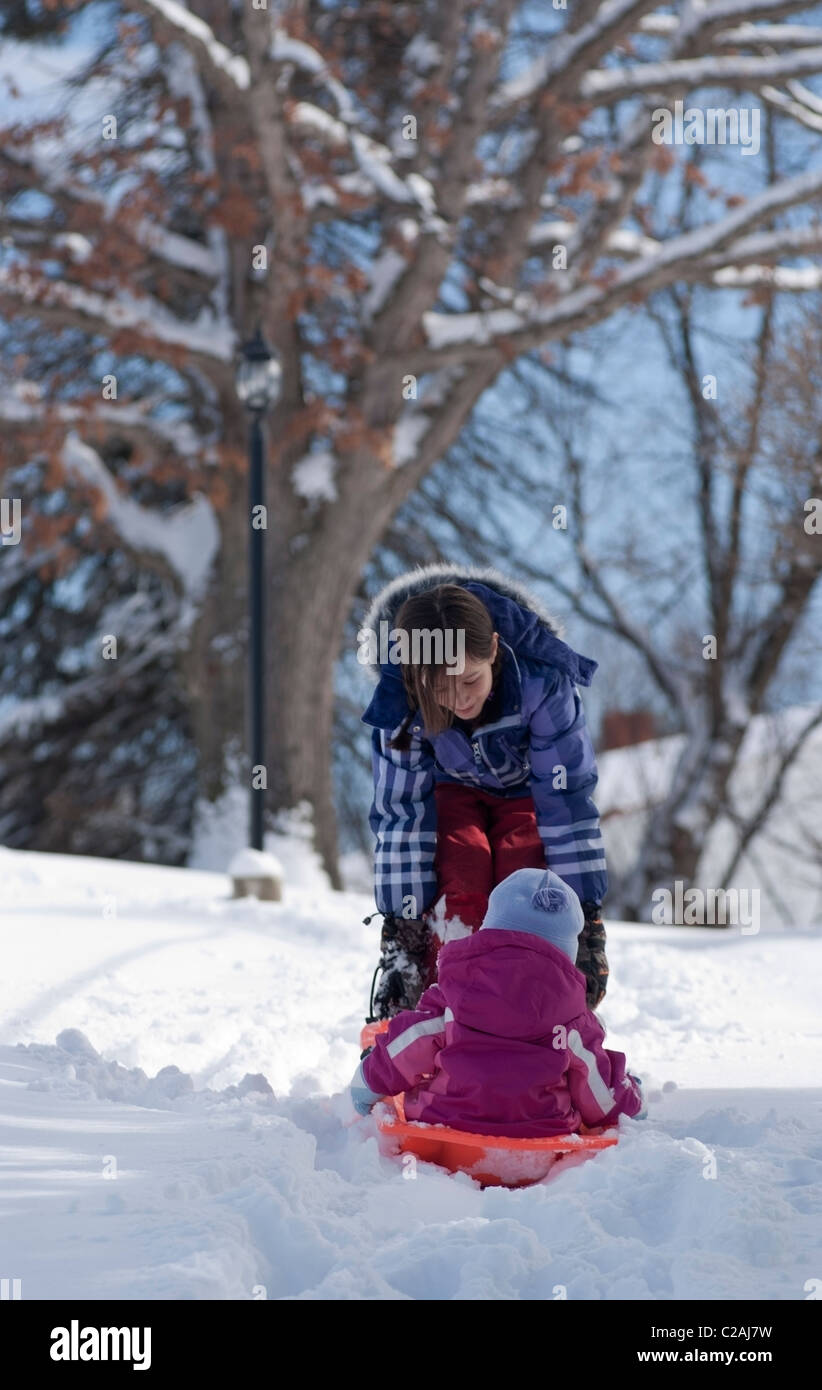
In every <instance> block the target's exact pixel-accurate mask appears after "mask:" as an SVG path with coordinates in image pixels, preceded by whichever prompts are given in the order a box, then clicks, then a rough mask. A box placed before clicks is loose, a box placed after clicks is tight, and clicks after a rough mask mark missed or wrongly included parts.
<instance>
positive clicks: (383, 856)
mask: <svg viewBox="0 0 822 1390" xmlns="http://www.w3.org/2000/svg"><path fill="white" fill-rule="evenodd" d="M398 727H399V726H398ZM396 732H397V730H396V729H394V730H391V729H379V728H375V729H373V730H372V732H371V761H372V768H373V773H374V797H373V800H372V802H371V810H370V812H369V824H370V826H371V829H372V831H373V832H374V835H375V836H376V845H375V850H374V896H375V899H376V903H377V908H378V910H379V911H380V912H383V913H386V912H394V913H397V914H401V913H404V915H405V916H409V915H410V916H412V917H417V918H419V917H421V916H422V913H423V912H424V911H425V910H426V908H428V907H430V905H431V903H432V902H433V900H434V898H435V897H436V893H437V877H436V873H435V871H434V855H435V851H436V846H437V807H436V801H435V798H434V793H433V788H434V755H433V752H432V750H431V748H430V745H429V744H428V743H427V742H426V741H424V740H422V739H420V738H417V737H415V736H414V735H413V734H412V735H411V746H410V748H409V749H407V750H401V749H397V748H389V747H388V739H390V738H392V737H393V736H394V734H395V733H396ZM409 899H412V902H411V912H410V913H408V912H404V909H405V907H406V906H407V905H408V900H409Z"/></svg>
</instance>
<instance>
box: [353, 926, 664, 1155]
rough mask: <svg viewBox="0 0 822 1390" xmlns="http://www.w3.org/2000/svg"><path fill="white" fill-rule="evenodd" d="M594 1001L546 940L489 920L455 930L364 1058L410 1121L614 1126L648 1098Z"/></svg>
mask: <svg viewBox="0 0 822 1390" xmlns="http://www.w3.org/2000/svg"><path fill="white" fill-rule="evenodd" d="M604 1037H605V1032H604V1029H603V1027H602V1024H601V1023H600V1021H599V1019H598V1018H597V1017H596V1015H595V1014H593V1013H592V1012H591V1010H590V1009H587V1008H586V1006H585V976H584V975H583V974H582V971H581V970H577V968H576V966H574V965H572V964H571V962H570V960H569V959H568V957H567V956H566V955H565V954H564V953H563V952H562V951H560V950H559V949H558V947H556V946H553V945H551V944H550V942H548V941H542V940H541V939H540V938H539V937H537V936H533V935H530V934H527V935H526V934H525V933H524V932H521V931H507V930H503V929H500V928H496V927H495V928H493V929H491V928H488V929H483V930H481V931H478V932H475V933H474V934H473V936H469V937H464V938H463V939H461V940H458V941H449V942H447V943H446V945H445V946H443V948H442V950H441V951H440V954H439V979H438V982H437V984H435V985H432V986H431V988H430V989H427V990H426V991H425V993H424V994H423V995H422V997H421V999H420V1001H419V1004H418V1006H417V1008H416V1009H413V1010H406V1011H405V1012H404V1013H400V1014H397V1015H396V1017H395V1018H392V1019H391V1021H390V1023H389V1025H388V1029H387V1031H386V1032H384V1033H379V1034H378V1035H377V1039H376V1043H375V1047H374V1051H373V1052H370V1053H369V1054H368V1056H367V1057H366V1058H365V1059H364V1061H363V1063H362V1074H363V1076H364V1078H365V1081H366V1084H367V1085H368V1086H370V1088H371V1090H372V1091H374V1092H375V1093H376V1094H377V1095H380V1096H382V1095H386V1096H387V1095H396V1094H398V1092H400V1091H405V1092H406V1095H405V1115H406V1119H408V1120H424V1121H426V1122H427V1123H428V1124H445V1125H451V1126H452V1127H453V1128H454V1129H463V1130H469V1131H473V1132H475V1133H481V1134H507V1135H512V1136H515V1137H518V1138H533V1137H536V1136H539V1135H549V1134H572V1133H574V1132H575V1131H576V1130H578V1129H579V1126H580V1124H581V1123H582V1124H585V1125H588V1126H589V1127H590V1126H593V1125H603V1124H605V1125H610V1124H614V1123H615V1122H616V1120H617V1117H618V1116H619V1115H621V1114H623V1115H628V1116H634V1115H637V1114H638V1113H639V1111H640V1110H641V1108H642V1098H641V1092H640V1089H639V1087H638V1085H637V1084H636V1083H635V1082H634V1081H633V1080H632V1079H631V1078H630V1077H629V1076H627V1075H626V1069H625V1056H624V1054H623V1053H622V1052H611V1051H610V1050H609V1049H608V1048H606V1047H603V1045H602V1044H603V1039H604Z"/></svg>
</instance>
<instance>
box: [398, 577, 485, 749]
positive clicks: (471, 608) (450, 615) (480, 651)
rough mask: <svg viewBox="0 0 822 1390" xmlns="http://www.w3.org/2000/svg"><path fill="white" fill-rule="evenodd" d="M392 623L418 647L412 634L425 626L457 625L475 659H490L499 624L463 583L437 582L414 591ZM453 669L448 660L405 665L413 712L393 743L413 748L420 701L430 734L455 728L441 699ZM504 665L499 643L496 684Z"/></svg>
mask: <svg viewBox="0 0 822 1390" xmlns="http://www.w3.org/2000/svg"><path fill="white" fill-rule="evenodd" d="M393 626H394V628H395V629H398V630H402V631H404V632H407V633H408V638H409V643H410V649H411V651H412V652H413V650H414V645H413V641H412V638H413V634H414V631H415V630H416V631H417V632H418V633H419V632H423V631H425V630H429V631H430V630H432V629H434V630H437V629H439V630H440V631H441V632H442V633H443V634H444V633H445V632H446V631H448V630H449V629H451V630H453V632H454V638H453V642H454V643H456V640H457V636H456V634H457V633H458V632H460V631H462V632H463V633H464V641H465V657H466V660H471V661H487V660H488V659H489V657H490V655H491V652H492V650H493V647H494V623H493V620H492V618H491V614H490V613H489V612H488V609H487V608H486V607H485V604H484V603H483V602H482V600H481V599H479V598H477V597H476V595H475V594H472V593H470V592H469V590H468V589H463V588H461V587H460V586H459V584H438V585H437V587H436V588H434V589H427V590H426V591H425V593H422V594H413V595H412V596H411V598H407V599H406V600H405V603H403V604H402V605H401V607H400V608H399V609H398V611H397V615H396V617H395V619H394V623H393ZM451 640H452V639H449V644H446V643H445V642H444V639H443V646H444V650H443V651H442V655H443V656H445V654H446V652H448V653H449V654H451V655H453V653H454V651H456V650H458V648H457V647H456V646H455V645H451ZM451 669H452V668H451V667H450V666H449V664H448V663H447V662H446V661H444V660H443V661H428V662H423V661H420V662H417V663H416V664H415V663H414V662H413V661H409V662H406V663H404V664H403V667H402V680H403V685H404V686H405V693H406V695H407V697H408V703H409V706H410V712H409V714H407V715H406V717H405V719H404V720H403V722H402V724H401V725H400V727H399V729H398V731H397V733H396V734H395V735H394V737H393V738H392V739H389V740H388V747H389V748H397V749H399V750H401V751H404V750H405V749H407V748H409V747H410V744H411V737H410V734H409V732H408V726H409V724H410V722H411V719H412V717H413V714H414V711H415V710H416V709H417V707H418V706H419V709H420V712H421V714H422V719H423V724H424V726H425V727H424V730H423V732H424V734H425V735H426V736H427V737H428V738H430V737H432V736H433V735H434V734H441V733H442V732H443V730H444V729H448V728H450V726H451V724H452V723H453V720H454V713H453V710H451V709H449V708H447V707H446V706H444V705H442V704H441V703H440V701H439V699H438V698H437V697H438V696H440V695H444V694H445V693H446V690H447V685H446V681H448V680H450V679H453V677H450V676H449V675H448V671H449V670H451ZM501 669H502V647H501V646H500V645H499V644H498V646H497V655H496V657H495V659H494V664H493V666H492V667H491V677H492V680H493V681H494V682H495V683H496V681H497V679H498V677H499V674H500V671H501Z"/></svg>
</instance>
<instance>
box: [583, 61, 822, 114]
mask: <svg viewBox="0 0 822 1390" xmlns="http://www.w3.org/2000/svg"><path fill="white" fill-rule="evenodd" d="M820 70H822V47H819V48H799V49H797V50H796V51H795V52H793V53H788V54H782V55H775V56H772V57H765V58H760V57H751V58H747V57H742V56H735V57H732V58H731V57H728V58H722V57H720V58H717V57H713V56H711V57H707V58H681V59H675V60H673V61H672V62H662V63H637V64H636V65H635V66H633V67H630V68H608V69H600V70H598V71H595V72H589V73H588V74H587V75H586V76H585V77H584V78H583V79H582V81H581V83H580V85H579V96H580V98H581V100H583V101H585V102H590V104H591V105H592V106H599V105H605V104H607V103H609V102H614V101H624V100H625V99H626V98H627V97H632V96H637V95H638V94H639V93H641V92H659V93H660V94H662V95H664V97H665V99H666V100H669V99H670V98H671V97H677V96H683V95H686V94H687V93H688V92H689V91H692V90H693V89H694V88H697V87H724V88H728V89H731V90H735V91H738V90H742V91H750V90H751V89H756V88H757V87H758V86H759V85H760V83H762V82H779V81H780V80H782V79H783V78H786V77H799V76H800V75H802V74H803V73H817V72H819V71H820Z"/></svg>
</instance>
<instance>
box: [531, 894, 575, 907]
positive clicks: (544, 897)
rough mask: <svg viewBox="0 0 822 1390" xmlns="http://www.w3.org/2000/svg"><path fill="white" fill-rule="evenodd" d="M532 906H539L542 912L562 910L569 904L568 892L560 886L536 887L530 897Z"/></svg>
mask: <svg viewBox="0 0 822 1390" xmlns="http://www.w3.org/2000/svg"><path fill="white" fill-rule="evenodd" d="M531 906H532V907H541V908H542V910H543V912H564V911H565V909H566V908H567V907H569V906H570V904H569V902H568V894H567V893H563V891H562V889H561V888H538V889H537V891H536V893H535V894H534V896H533V897H532V899H531Z"/></svg>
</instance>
